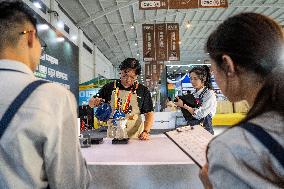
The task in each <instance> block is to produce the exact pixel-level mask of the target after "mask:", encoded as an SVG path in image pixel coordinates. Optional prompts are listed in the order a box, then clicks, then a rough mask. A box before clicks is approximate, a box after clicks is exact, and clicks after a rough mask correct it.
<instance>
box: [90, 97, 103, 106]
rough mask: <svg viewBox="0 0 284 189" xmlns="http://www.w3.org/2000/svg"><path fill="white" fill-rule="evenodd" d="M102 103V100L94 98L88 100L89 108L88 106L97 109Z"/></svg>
mask: <svg viewBox="0 0 284 189" xmlns="http://www.w3.org/2000/svg"><path fill="white" fill-rule="evenodd" d="M102 101H103V99H102V98H99V97H96V98H94V97H92V98H90V100H89V106H90V107H91V108H93V107H97V106H98V105H99V104H100V103H101V102H102Z"/></svg>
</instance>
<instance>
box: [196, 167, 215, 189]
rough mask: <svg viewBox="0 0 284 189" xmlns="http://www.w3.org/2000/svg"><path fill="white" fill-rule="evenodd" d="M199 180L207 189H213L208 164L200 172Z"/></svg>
mask: <svg viewBox="0 0 284 189" xmlns="http://www.w3.org/2000/svg"><path fill="white" fill-rule="evenodd" d="M199 178H200V180H201V182H202V183H203V186H204V188H205V189H213V186H212V184H211V183H210V180H209V177H208V163H206V164H205V165H204V166H203V167H202V169H201V170H200V172H199Z"/></svg>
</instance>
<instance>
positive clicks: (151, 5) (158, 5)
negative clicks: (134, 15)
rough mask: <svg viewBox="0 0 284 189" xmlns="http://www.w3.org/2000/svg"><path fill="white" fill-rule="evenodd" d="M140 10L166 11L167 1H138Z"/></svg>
mask: <svg viewBox="0 0 284 189" xmlns="http://www.w3.org/2000/svg"><path fill="white" fill-rule="evenodd" d="M139 9H140V10H155V9H168V0H158V1H157V0H148V1H146V0H139Z"/></svg>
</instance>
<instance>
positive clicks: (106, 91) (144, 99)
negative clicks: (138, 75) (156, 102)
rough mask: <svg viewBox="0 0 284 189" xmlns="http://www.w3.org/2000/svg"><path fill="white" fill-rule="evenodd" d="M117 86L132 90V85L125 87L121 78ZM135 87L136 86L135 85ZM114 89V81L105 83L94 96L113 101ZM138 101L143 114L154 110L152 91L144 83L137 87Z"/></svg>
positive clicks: (120, 88) (121, 88)
mask: <svg viewBox="0 0 284 189" xmlns="http://www.w3.org/2000/svg"><path fill="white" fill-rule="evenodd" d="M116 86H117V87H119V90H126V91H130V90H131V88H132V87H129V88H125V87H124V86H123V85H122V84H121V83H120V81H119V80H117V81H116ZM133 87H134V86H133ZM113 90H114V81H113V82H111V83H108V84H106V85H104V86H103V87H102V88H101V89H100V90H99V92H98V94H96V95H95V96H94V97H99V98H102V99H105V101H106V102H110V101H111V95H112V92H113ZM136 93H137V101H138V106H139V109H140V112H141V114H144V113H148V112H152V111H153V102H152V98H151V94H150V91H149V90H148V88H147V87H145V86H144V85H142V84H140V83H139V84H138V88H137V89H136Z"/></svg>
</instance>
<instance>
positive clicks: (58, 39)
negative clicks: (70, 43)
mask: <svg viewBox="0 0 284 189" xmlns="http://www.w3.org/2000/svg"><path fill="white" fill-rule="evenodd" d="M64 40H65V39H64V37H57V41H58V42H63V41H64Z"/></svg>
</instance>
